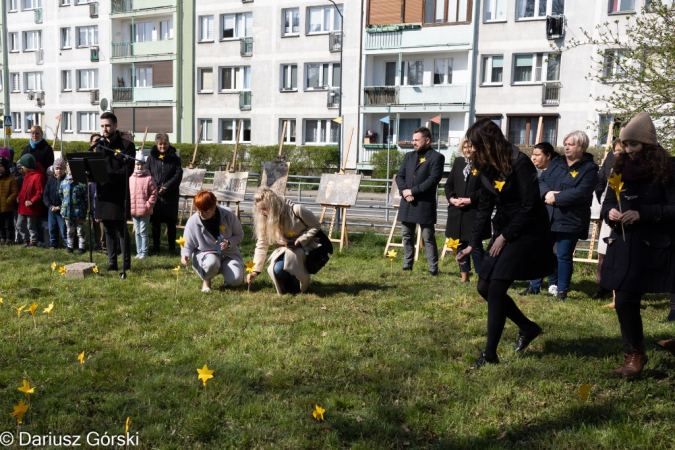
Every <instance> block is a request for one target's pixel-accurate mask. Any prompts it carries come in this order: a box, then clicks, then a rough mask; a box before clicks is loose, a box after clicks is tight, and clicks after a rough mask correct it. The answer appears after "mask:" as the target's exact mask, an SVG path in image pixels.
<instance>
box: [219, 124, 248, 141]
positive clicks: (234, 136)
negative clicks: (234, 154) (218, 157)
mask: <svg viewBox="0 0 675 450" xmlns="http://www.w3.org/2000/svg"><path fill="white" fill-rule="evenodd" d="M240 120H241V121H242V124H241V125H242V126H241V132H240V133H239V143H240V144H241V143H244V144H248V143H250V142H251V136H250V135H249V139H245V137H244V136H245V133H244V131H245V130H246V124H247V123H248V130H249V133H250V131H251V119H229V118H227V119H218V138H219V139H218V141H219V142H220V143H221V144H233V143H234V141H235V139H236V138H237V126H238V123H239V121H240ZM226 123H229V124H230V125H232V140H225V138H224V137H223V135H224V133H223V126H224V125H225V124H226Z"/></svg>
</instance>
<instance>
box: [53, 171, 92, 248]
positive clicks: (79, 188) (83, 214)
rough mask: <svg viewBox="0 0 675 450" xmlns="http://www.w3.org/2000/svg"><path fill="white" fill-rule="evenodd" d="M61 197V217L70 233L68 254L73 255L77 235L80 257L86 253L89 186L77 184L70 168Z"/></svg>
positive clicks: (62, 186) (61, 190)
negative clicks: (85, 233)
mask: <svg viewBox="0 0 675 450" xmlns="http://www.w3.org/2000/svg"><path fill="white" fill-rule="evenodd" d="M59 193H60V196H61V216H62V217H63V219H64V221H65V222H66V231H67V233H68V247H67V248H66V252H67V253H73V246H74V245H75V234H76V233H77V240H78V241H79V249H78V251H77V254H78V255H81V254H83V253H84V220H85V219H86V218H87V185H86V184H84V183H76V182H74V181H73V176H72V175H71V173H70V167H68V175H67V176H66V178H65V179H64V180H63V181H62V182H61V188H60V189H59Z"/></svg>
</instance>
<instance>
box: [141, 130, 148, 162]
mask: <svg viewBox="0 0 675 450" xmlns="http://www.w3.org/2000/svg"><path fill="white" fill-rule="evenodd" d="M147 137H148V127H145V133H143V140H142V141H141V155H142V154H143V150H145V139H146V138H147Z"/></svg>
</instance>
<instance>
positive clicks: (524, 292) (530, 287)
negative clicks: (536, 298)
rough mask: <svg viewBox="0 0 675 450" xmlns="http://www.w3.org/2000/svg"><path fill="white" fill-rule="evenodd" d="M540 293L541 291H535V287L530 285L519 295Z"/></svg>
mask: <svg viewBox="0 0 675 450" xmlns="http://www.w3.org/2000/svg"><path fill="white" fill-rule="evenodd" d="M538 293H539V291H535V290H534V289H532V286H528V287H527V289H525V290H524V291H522V292H521V293H519V294H518V295H523V296H525V295H536V294H538Z"/></svg>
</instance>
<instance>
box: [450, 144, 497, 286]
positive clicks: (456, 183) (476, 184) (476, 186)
mask: <svg viewBox="0 0 675 450" xmlns="http://www.w3.org/2000/svg"><path fill="white" fill-rule="evenodd" d="M460 148H461V149H462V153H463V154H464V157H462V156H458V157H457V158H455V161H454V163H453V165H452V170H450V175H448V179H447V181H446V182H445V197H446V198H447V199H448V220H447V222H446V225H445V237H446V238H448V239H459V241H460V245H459V247H458V248H457V252H459V251H461V250H464V249H465V248H466V247H468V245H469V241H470V240H471V230H472V229H473V222H474V221H475V220H476V214H477V213H478V196H479V193H480V176H479V173H478V171H477V170H476V169H474V168H473V167H472V166H471V162H470V161H469V157H470V155H471V142H469V141H468V140H467V139H466V138H465V139H462V142H461V143H460ZM489 237H490V223H489V222H487V223H486V224H485V227H484V229H483V232H482V234H481V238H482V239H487V238H489ZM484 254H485V250H483V245H482V244H481V245H479V246H477V247H475V248H474V249H473V252H471V258H472V259H473V265H474V267H475V269H476V273H480V268H481V263H482V261H483V255H484ZM459 271H460V273H461V275H462V282H463V283H466V282H468V281H469V274H470V272H471V262H470V260H469V259H468V258H467V259H466V262H464V263H462V264H460V265H459Z"/></svg>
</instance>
